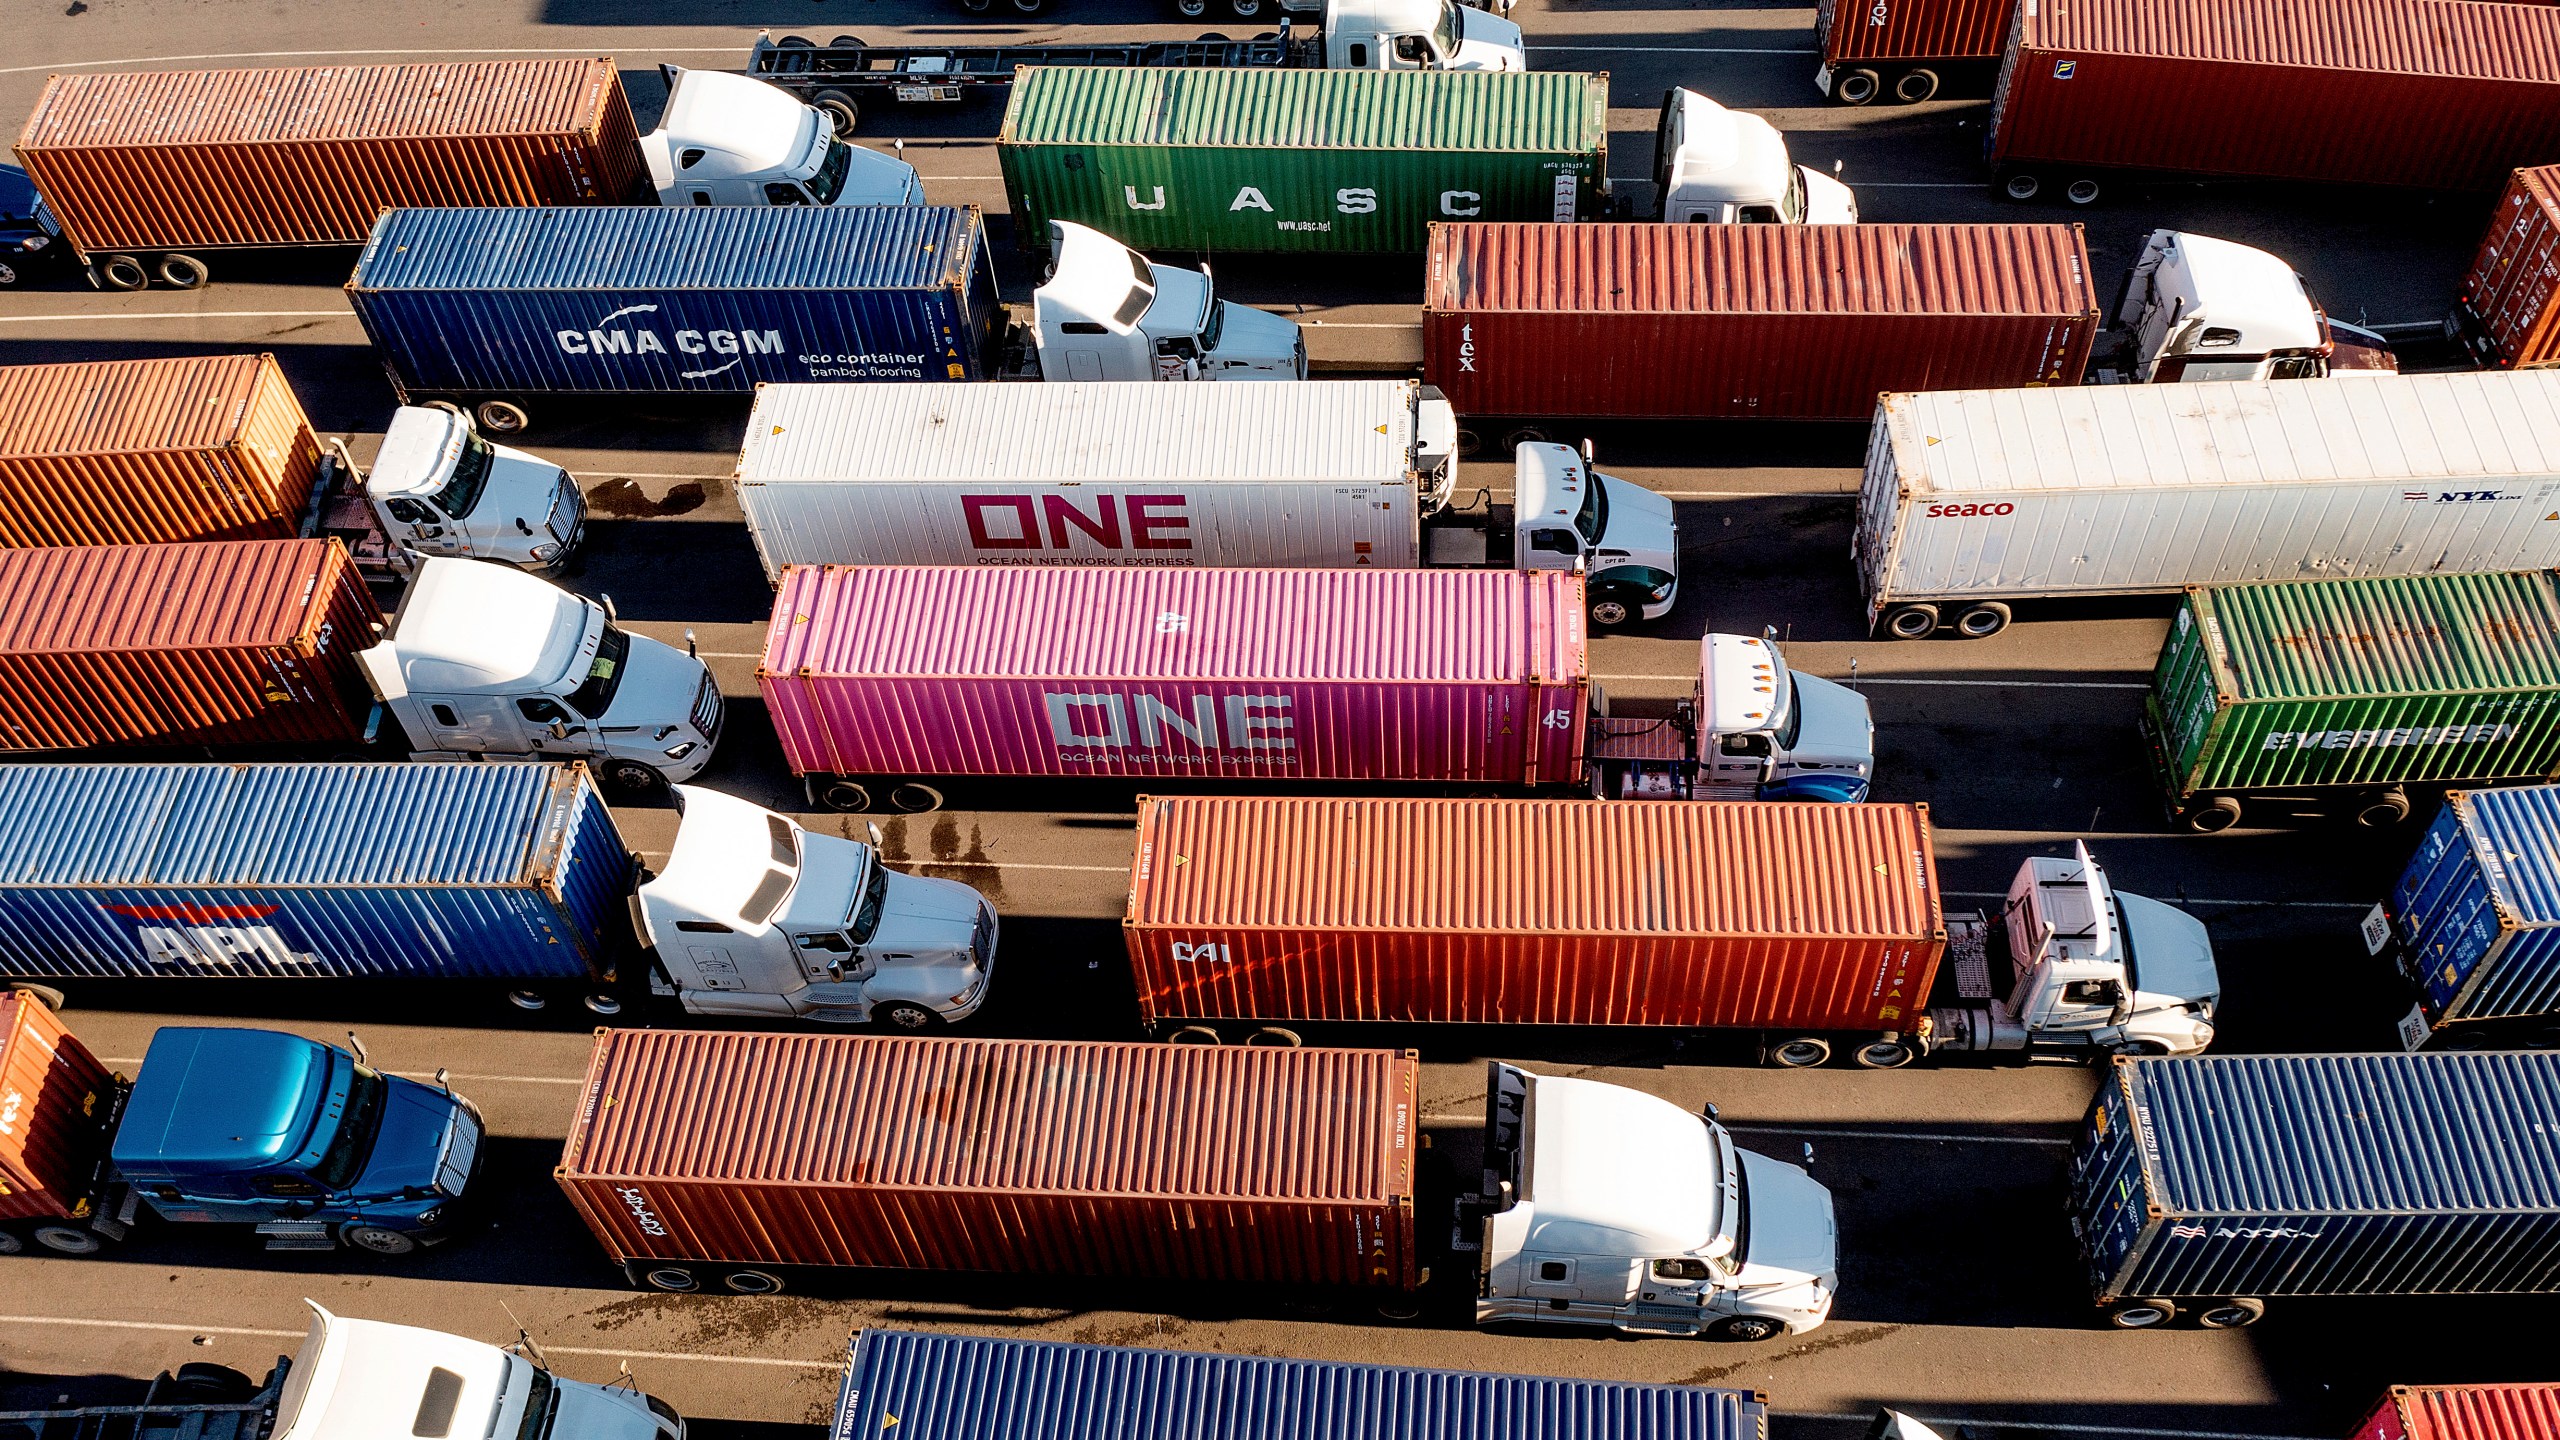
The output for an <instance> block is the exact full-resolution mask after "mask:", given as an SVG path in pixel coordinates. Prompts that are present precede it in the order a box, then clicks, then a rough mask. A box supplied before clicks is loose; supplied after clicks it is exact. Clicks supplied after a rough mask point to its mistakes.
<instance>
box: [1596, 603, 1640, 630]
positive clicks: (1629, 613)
mask: <svg viewBox="0 0 2560 1440" xmlns="http://www.w3.org/2000/svg"><path fill="white" fill-rule="evenodd" d="M1634 618H1636V611H1635V607H1634V606H1632V605H1629V604H1628V603H1627V602H1626V601H1624V600H1621V599H1619V598H1618V597H1617V596H1615V595H1604V596H1601V597H1600V598H1599V599H1596V600H1594V601H1592V602H1591V628H1592V629H1594V630H1615V629H1617V628H1618V627H1619V626H1621V625H1624V624H1626V623H1627V622H1628V621H1630V620H1633V619H1634Z"/></svg>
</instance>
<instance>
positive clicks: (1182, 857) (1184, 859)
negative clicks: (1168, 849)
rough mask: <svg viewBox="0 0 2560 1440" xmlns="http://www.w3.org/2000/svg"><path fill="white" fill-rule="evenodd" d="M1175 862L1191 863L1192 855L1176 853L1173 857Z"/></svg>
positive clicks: (1177, 863) (1180, 863) (1179, 863)
mask: <svg viewBox="0 0 2560 1440" xmlns="http://www.w3.org/2000/svg"><path fill="white" fill-rule="evenodd" d="M1173 863H1174V864H1176V865H1188V864H1190V863H1191V857H1190V856H1188V855H1176V856H1174V857H1173Z"/></svg>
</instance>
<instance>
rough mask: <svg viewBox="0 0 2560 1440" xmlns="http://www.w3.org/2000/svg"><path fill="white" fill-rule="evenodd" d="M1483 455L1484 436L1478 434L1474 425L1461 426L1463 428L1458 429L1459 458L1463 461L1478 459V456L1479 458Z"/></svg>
mask: <svg viewBox="0 0 2560 1440" xmlns="http://www.w3.org/2000/svg"><path fill="white" fill-rule="evenodd" d="M1483 453H1484V436H1483V435H1482V434H1480V433H1478V432H1477V430H1476V427H1474V426H1473V425H1461V426H1459V427H1458V455H1459V457H1460V458H1461V459H1473V458H1474V457H1476V456H1478V455H1481V454H1483Z"/></svg>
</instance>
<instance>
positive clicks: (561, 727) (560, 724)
mask: <svg viewBox="0 0 2560 1440" xmlns="http://www.w3.org/2000/svg"><path fill="white" fill-rule="evenodd" d="M551 738H552V739H554V740H566V739H568V738H569V722H568V721H566V720H554V721H552V722H551Z"/></svg>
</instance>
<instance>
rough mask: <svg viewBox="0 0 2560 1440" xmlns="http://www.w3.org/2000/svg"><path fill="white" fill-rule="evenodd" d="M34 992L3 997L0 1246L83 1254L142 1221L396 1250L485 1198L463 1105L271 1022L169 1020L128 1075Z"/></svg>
mask: <svg viewBox="0 0 2560 1440" xmlns="http://www.w3.org/2000/svg"><path fill="white" fill-rule="evenodd" d="M57 998H58V996H53V995H48V994H47V993H46V992H45V991H44V989H43V988H42V987H19V988H15V989H10V990H6V991H0V1114H6V1115H7V1116H9V1117H10V1119H11V1122H12V1123H11V1124H10V1125H9V1126H8V1127H6V1128H5V1129H0V1182H4V1183H5V1184H6V1187H7V1189H6V1193H5V1194H0V1253H6V1254H14V1253H17V1252H19V1251H22V1250H24V1249H25V1248H26V1247H27V1246H28V1245H29V1244H30V1243H32V1244H34V1245H36V1246H39V1247H41V1248H43V1249H45V1250H49V1251H52V1252H53V1253H55V1254H57V1255H91V1254H95V1253H97V1252H98V1251H100V1250H102V1249H104V1248H106V1246H107V1245H108V1244H109V1243H110V1242H113V1241H118V1240H122V1239H124V1238H126V1237H127V1236H128V1235H130V1234H131V1233H132V1232H133V1230H134V1228H135V1227H136V1226H138V1225H140V1224H142V1223H143V1221H144V1217H145V1216H146V1215H147V1216H149V1217H150V1218H151V1219H154V1220H157V1221H160V1222H164V1223H168V1224H173V1225H188V1224H218V1225H245V1226H249V1227H251V1229H252V1230H253V1231H254V1232H255V1233H256V1234H257V1235H258V1237H259V1238H260V1239H261V1240H263V1241H264V1242H265V1244H266V1248H267V1249H269V1250H336V1249H339V1248H342V1247H343V1248H346V1249H351V1250H363V1251H367V1252H369V1253H371V1254H375V1255H385V1256H396V1255H407V1254H410V1253H411V1252H413V1251H415V1250H417V1249H419V1248H420V1247H421V1246H427V1245H436V1244H440V1243H442V1242H444V1241H446V1240H449V1239H451V1238H453V1237H454V1236H455V1235H456V1234H458V1233H460V1231H461V1230H462V1228H463V1216H464V1215H465V1213H466V1212H468V1211H469V1210H471V1209H472V1208H473V1207H475V1206H476V1205H477V1204H478V1203H479V1201H480V1198H481V1197H480V1190H479V1187H478V1184H477V1182H478V1181H479V1179H480V1174H481V1159H482V1153H481V1142H482V1138H483V1133H484V1127H483V1126H482V1124H481V1120H480V1113H479V1111H478V1110H476V1109H475V1108H473V1106H472V1104H471V1102H470V1101H468V1100H465V1099H463V1098H462V1097H461V1096H459V1095H456V1094H454V1093H453V1092H452V1091H451V1090H450V1089H449V1088H447V1087H445V1086H444V1085H442V1084H441V1083H439V1084H436V1085H421V1084H419V1083H418V1082H417V1081H414V1080H405V1079H402V1078H401V1077H400V1076H397V1075H387V1074H384V1073H383V1072H381V1071H379V1070H376V1069H374V1068H372V1067H371V1066H369V1065H367V1064H366V1063H365V1060H364V1053H363V1047H361V1046H360V1045H356V1044H355V1043H354V1041H353V1039H352V1037H350V1040H349V1045H350V1048H349V1049H346V1050H341V1049H338V1048H337V1047H335V1046H330V1045H323V1044H321V1043H320V1042H318V1041H316V1040H306V1039H304V1038H302V1037H301V1036H299V1035H286V1034H282V1033H280V1032H277V1031H273V1030H235V1029H221V1028H211V1027H199V1026H177V1025H171V1026H164V1027H162V1028H161V1029H160V1030H159V1032H158V1033H156V1034H154V1035H153V1036H152V1037H151V1048H150V1049H149V1050H147V1051H145V1052H144V1054H143V1058H142V1066H141V1069H140V1070H139V1071H138V1072H137V1073H136V1074H135V1076H134V1077H133V1078H132V1079H130V1080H128V1079H126V1078H125V1077H124V1076H122V1075H119V1074H116V1073H114V1072H112V1071H110V1070H108V1069H107V1067H106V1066H105V1065H104V1064H102V1063H100V1062H99V1060H98V1058H97V1057H96V1056H95V1055H93V1054H91V1053H90V1052H89V1048H88V1047H87V1046H85V1045H83V1044H81V1043H80V1040H79V1037H77V1036H75V1035H73V1034H72V1033H71V1032H70V1031H69V1029H67V1028H66V1027H65V1026H64V1025H63V1023H62V1021H61V1018H60V1017H59V1016H57V1015H56V1014H55V1013H54V1008H53V1004H52V1003H51V1002H52V1001H53V1000H54V999H57Z"/></svg>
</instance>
